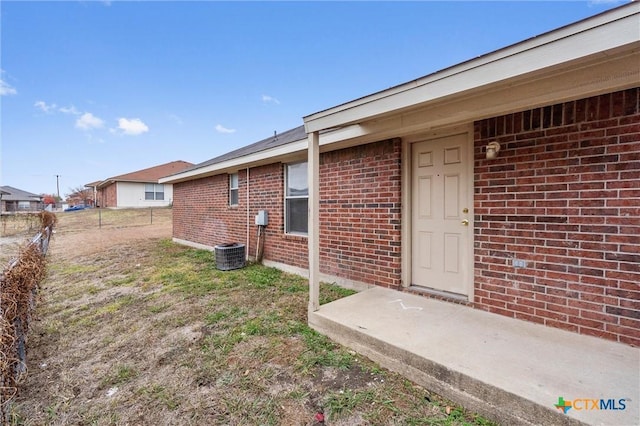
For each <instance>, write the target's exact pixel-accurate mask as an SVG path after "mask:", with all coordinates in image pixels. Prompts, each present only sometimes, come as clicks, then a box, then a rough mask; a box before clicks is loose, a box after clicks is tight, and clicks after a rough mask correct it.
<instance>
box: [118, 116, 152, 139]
mask: <svg viewBox="0 0 640 426" xmlns="http://www.w3.org/2000/svg"><path fill="white" fill-rule="evenodd" d="M118 129H119V130H121V131H122V133H123V134H125V135H141V134H143V133H146V132H148V131H149V127H148V126H147V125H146V124H144V123H143V122H142V120H140V119H139V118H131V119H130V118H118Z"/></svg>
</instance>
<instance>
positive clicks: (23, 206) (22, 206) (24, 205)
mask: <svg viewBox="0 0 640 426" xmlns="http://www.w3.org/2000/svg"><path fill="white" fill-rule="evenodd" d="M30 209H31V202H30V201H18V210H30Z"/></svg>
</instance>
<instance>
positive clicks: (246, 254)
mask: <svg viewBox="0 0 640 426" xmlns="http://www.w3.org/2000/svg"><path fill="white" fill-rule="evenodd" d="M249 224H250V221H249V167H247V244H246V245H245V247H246V250H245V260H246V261H249ZM256 255H257V253H256Z"/></svg>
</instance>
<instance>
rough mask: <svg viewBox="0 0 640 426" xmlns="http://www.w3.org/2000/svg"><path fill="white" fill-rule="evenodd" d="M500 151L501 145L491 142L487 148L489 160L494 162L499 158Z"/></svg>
mask: <svg viewBox="0 0 640 426" xmlns="http://www.w3.org/2000/svg"><path fill="white" fill-rule="evenodd" d="M499 151H500V144H499V143H498V142H496V141H493V142H489V144H488V145H487V148H486V152H487V160H493V159H494V158H496V157H497V156H498V152H499Z"/></svg>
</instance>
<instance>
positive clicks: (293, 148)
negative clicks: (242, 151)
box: [158, 139, 308, 183]
mask: <svg viewBox="0 0 640 426" xmlns="http://www.w3.org/2000/svg"><path fill="white" fill-rule="evenodd" d="M307 144H308V141H307V139H301V140H299V141H295V142H291V143H288V144H286V145H281V146H278V147H275V148H271V149H267V150H264V151H260V152H256V153H254V154H249V155H244V156H241V157H237V158H232V159H230V160H227V161H222V162H220V163H215V164H211V165H208V166H205V167H201V168H198V169H193V170H189V171H186V172H183V173H178V174H175V175H172V176H166V177H163V178H160V180H159V181H158V182H159V183H177V182H184V181H187V180H192V179H198V178H202V177H206V176H213V175H216V174H220V173H224V172H225V171H226V170H237V169H241V168H245V167H248V166H255V165H258V164H266V163H275V162H277V161H278V159H280V158H284V157H287V156H290V155H291V154H295V153H297V152H303V151H306V150H307Z"/></svg>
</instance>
